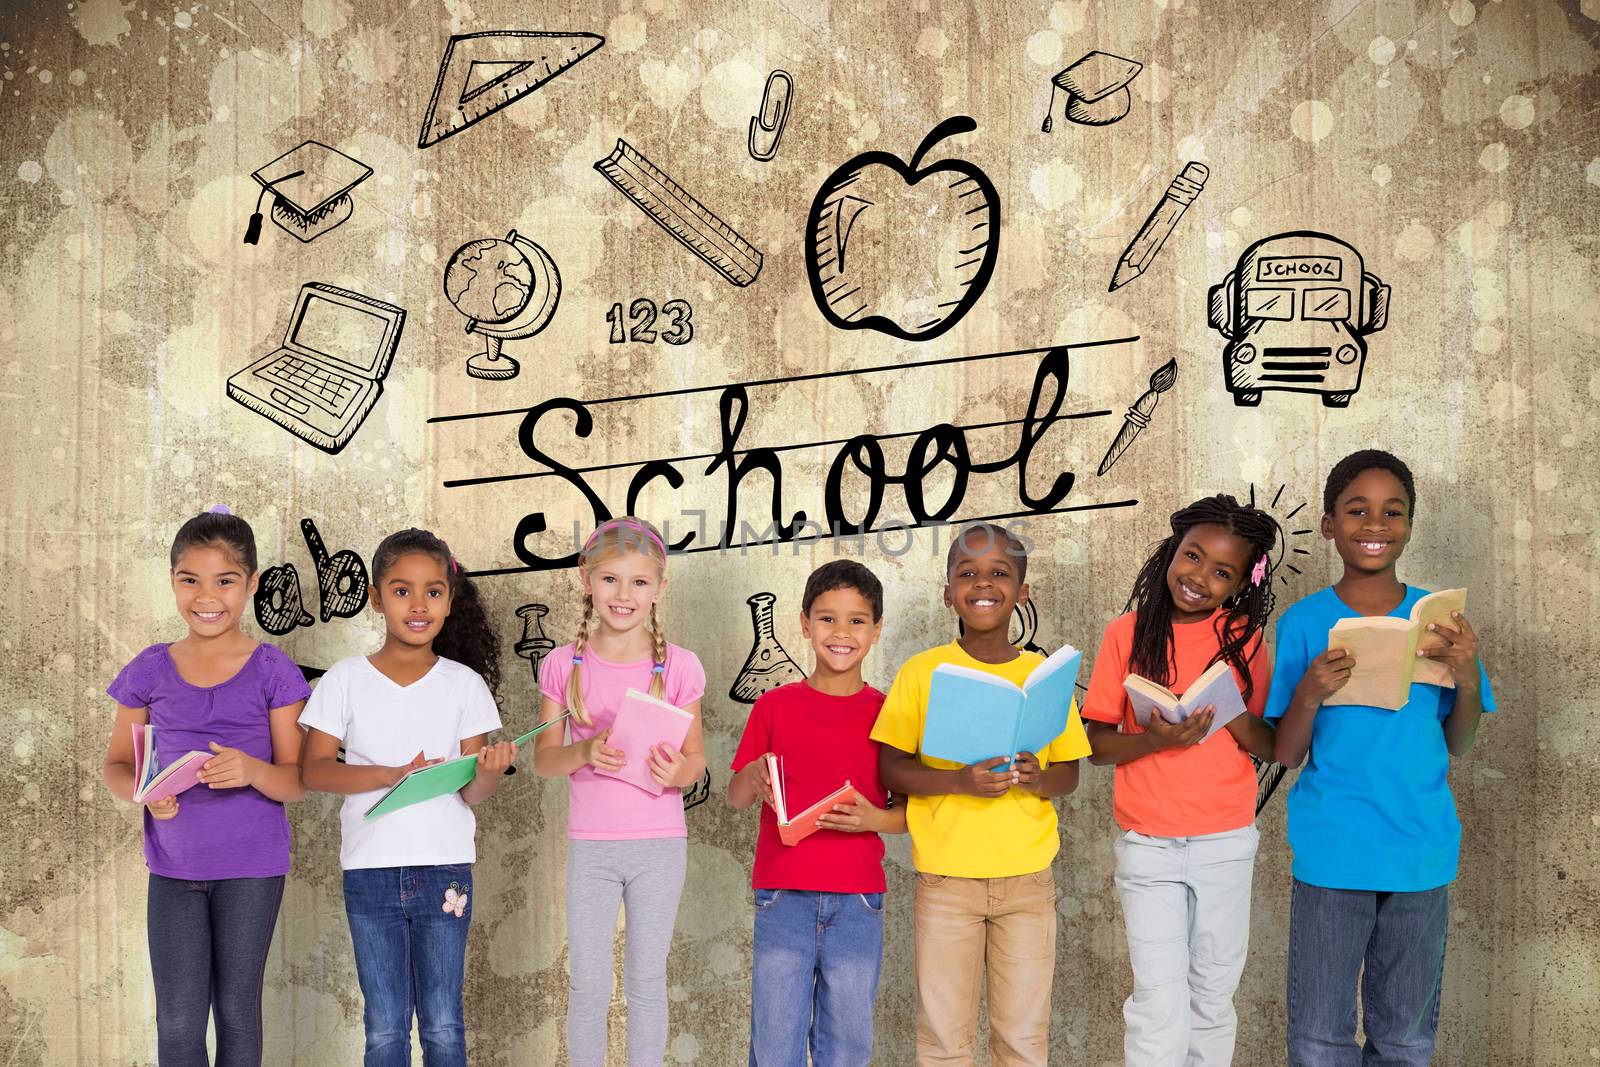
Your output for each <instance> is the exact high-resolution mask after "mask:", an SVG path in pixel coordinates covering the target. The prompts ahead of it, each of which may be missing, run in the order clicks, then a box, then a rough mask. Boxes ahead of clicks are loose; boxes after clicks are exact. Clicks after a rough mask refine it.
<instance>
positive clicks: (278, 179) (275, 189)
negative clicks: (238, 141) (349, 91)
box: [244, 141, 372, 245]
mask: <svg viewBox="0 0 1600 1067" xmlns="http://www.w3.org/2000/svg"><path fill="white" fill-rule="evenodd" d="M371 173H372V168H371V167H369V166H367V165H366V164H365V163H363V162H361V161H360V160H359V159H351V158H350V157H349V156H347V155H345V154H344V153H343V152H340V151H338V150H337V149H333V148H329V147H328V146H327V145H325V144H322V143H321V142H319V141H304V142H302V143H301V144H299V145H296V146H295V147H294V148H291V149H289V151H287V152H285V153H284V154H283V155H281V156H279V157H278V158H277V159H274V160H273V161H272V162H271V163H268V164H267V165H266V166H264V167H262V168H261V169H260V170H258V171H256V172H255V173H254V174H252V175H250V177H252V178H254V179H255V180H256V181H257V182H259V183H260V184H261V194H260V195H259V196H257V197H256V210H255V214H253V215H251V216H250V225H249V226H248V227H247V228H246V229H245V234H244V243H245V244H247V245H253V244H257V243H259V242H260V240H261V201H262V200H263V199H265V198H266V195H267V193H269V192H270V193H272V194H273V200H272V221H273V222H275V223H277V224H278V227H279V228H280V229H283V230H285V231H287V232H289V233H292V234H294V236H296V237H297V238H299V239H300V240H302V241H314V240H316V239H317V238H318V237H321V236H322V235H323V234H325V233H327V232H328V231H329V230H331V229H334V228H335V227H337V226H338V225H339V224H341V223H342V222H344V220H346V219H348V218H349V217H350V215H351V213H352V212H354V211H355V203H354V202H353V201H352V200H351V199H350V190H351V189H354V188H355V187H356V186H357V185H360V184H361V183H362V182H363V181H365V180H366V179H367V176H368V175H370V174H371Z"/></svg>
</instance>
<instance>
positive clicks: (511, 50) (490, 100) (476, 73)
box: [417, 30, 606, 148]
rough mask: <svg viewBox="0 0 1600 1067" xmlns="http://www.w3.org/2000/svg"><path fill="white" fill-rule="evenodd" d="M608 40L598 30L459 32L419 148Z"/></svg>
mask: <svg viewBox="0 0 1600 1067" xmlns="http://www.w3.org/2000/svg"><path fill="white" fill-rule="evenodd" d="M605 43H606V39H605V38H604V37H601V36H600V35H599V34H597V33H543V32H539V31H535V30H500V31H493V32H488V33H458V34H456V35H455V36H453V37H451V38H450V43H449V44H447V45H445V47H444V56H443V58H441V59H440V60H439V80H438V81H436V82H434V85H433V97H432V99H430V100H429V101H428V110H427V113H426V114H424V115H423V117H422V134H421V136H419V137H418V138H417V147H418V148H427V147H428V146H429V145H431V144H437V143H438V142H440V141H442V140H444V139H445V138H446V137H450V136H453V135H455V134H458V133H460V132H461V131H462V130H464V129H466V128H467V127H468V126H471V125H472V124H473V123H475V122H477V121H478V120H479V119H481V118H483V117H484V116H486V115H489V114H491V113H492V112H495V111H499V110H500V109H501V108H503V107H505V106H506V105H507V104H509V103H511V102H512V101H514V100H518V99H520V98H522V97H524V96H526V95H527V94H529V93H531V92H533V91H534V90H535V89H537V88H539V86H541V85H543V84H544V83H545V82H547V81H549V80H550V79H551V78H554V77H555V76H556V75H558V74H560V73H561V72H562V71H564V70H566V69H567V68H568V67H570V66H572V65H573V64H574V63H576V62H578V60H580V59H582V58H583V57H584V56H586V55H588V54H589V53H591V52H593V51H595V50H596V49H598V48H599V47H600V46H601V45H603V44H605Z"/></svg>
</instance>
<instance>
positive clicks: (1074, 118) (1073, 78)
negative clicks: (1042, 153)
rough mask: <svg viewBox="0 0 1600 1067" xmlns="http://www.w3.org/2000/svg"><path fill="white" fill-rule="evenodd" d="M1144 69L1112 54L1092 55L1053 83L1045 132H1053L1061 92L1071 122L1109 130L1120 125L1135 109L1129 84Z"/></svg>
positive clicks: (1098, 53) (1142, 65) (1045, 117)
mask: <svg viewBox="0 0 1600 1067" xmlns="http://www.w3.org/2000/svg"><path fill="white" fill-rule="evenodd" d="M1143 69H1144V64H1142V63H1136V62H1134V61H1133V60H1131V59H1123V58H1122V57H1121V56H1114V55H1112V54H1111V53H1110V52H1090V53H1089V54H1088V55H1086V56H1084V57H1083V58H1082V59H1080V60H1078V61H1077V62H1076V63H1074V64H1072V66H1070V67H1068V68H1067V69H1066V70H1063V71H1062V72H1061V73H1059V74H1057V75H1056V76H1055V77H1054V78H1051V79H1050V109H1049V111H1046V112H1045V116H1044V126H1043V127H1041V129H1042V130H1043V131H1044V132H1045V133H1049V132H1050V129H1051V126H1052V125H1053V123H1052V121H1051V115H1052V114H1053V113H1054V112H1055V109H1056V94H1057V93H1059V92H1065V93H1066V94H1067V110H1066V112H1065V114H1066V117H1067V121H1068V122H1075V123H1077V124H1078V125H1080V126H1109V125H1110V124H1111V123H1113V122H1116V121H1117V120H1118V119H1120V118H1122V116H1124V115H1126V114H1127V113H1128V109H1129V108H1130V107H1132V106H1133V98H1132V97H1131V96H1130V95H1129V93H1128V83H1129V82H1131V81H1133V79H1134V78H1136V77H1138V76H1139V72H1140V71H1141V70H1143Z"/></svg>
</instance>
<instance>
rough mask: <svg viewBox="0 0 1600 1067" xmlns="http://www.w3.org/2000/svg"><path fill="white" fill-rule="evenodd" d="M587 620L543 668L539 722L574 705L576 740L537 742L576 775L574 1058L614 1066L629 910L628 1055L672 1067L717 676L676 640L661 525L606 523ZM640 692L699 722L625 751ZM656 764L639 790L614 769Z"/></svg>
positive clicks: (570, 891) (548, 770)
mask: <svg viewBox="0 0 1600 1067" xmlns="http://www.w3.org/2000/svg"><path fill="white" fill-rule="evenodd" d="M578 560H579V562H578V578H579V581H580V582H581V583H582V585H583V621H582V622H581V623H580V624H579V626H578V636H577V640H576V641H574V642H573V643H572V644H570V645H563V646H562V647H560V648H557V649H553V650H552V651H550V652H549V653H548V654H546V655H545V657H544V663H543V665H542V666H541V668H540V671H539V689H540V691H541V693H542V698H541V701H540V705H539V721H540V722H551V721H553V720H555V719H556V718H558V717H559V716H561V715H563V714H566V713H570V714H571V718H570V719H568V720H567V733H568V735H569V738H568V739H567V740H565V741H563V739H562V737H561V736H560V735H558V734H557V733H556V731H554V730H546V731H544V732H543V733H541V734H540V735H539V738H538V740H537V741H536V742H535V749H534V761H535V766H536V767H537V768H538V770H539V773H540V774H541V775H545V776H547V777H557V776H560V777H565V778H566V779H567V783H568V784H567V800H568V804H567V958H568V962H569V964H570V966H571V972H572V973H571V978H570V980H569V982H568V985H567V1062H568V1063H569V1064H571V1065H572V1067H604V1064H605V1061H606V1017H607V1015H608V1013H609V1010H610V1007H611V990H612V973H613V967H612V959H613V955H612V953H613V949H614V945H615V941H616V929H617V910H618V908H621V909H623V910H624V911H625V912H626V914H627V930H626V935H625V936H626V939H627V945H626V947H625V949H624V952H623V963H622V990H623V996H624V998H625V999H626V1001H627V1007H628V1063H630V1064H633V1065H635V1067H639V1065H644V1064H660V1063H661V1062H662V1059H663V1057H664V1056H665V1055H666V1050H667V951H668V949H669V948H670V946H671V944H672V929H673V925H674V923H675V922H676V920H677V917H678V898H679V896H680V895H681V894H682V892H683V879H684V872H685V868H686V863H687V857H688V851H687V830H686V828H685V825H684V819H683V788H684V787H685V786H690V785H693V784H694V783H695V782H697V781H699V780H700V775H701V774H702V773H703V772H704V771H705V769H706V757H705V749H704V746H703V745H702V743H701V737H700V697H701V696H702V695H703V694H704V693H705V690H706V675H705V671H704V670H702V669H701V667H700V661H699V660H698V659H696V658H695V654H694V653H693V652H690V651H689V650H688V649H686V648H680V647H678V646H677V645H674V644H669V643H668V642H667V639H666V637H665V636H664V635H663V633H662V630H661V621H660V618H659V617H658V615H657V613H656V606H657V605H658V604H659V603H660V601H661V596H662V594H663V593H664V592H665V591H666V587H667V579H666V574H665V571H666V565H667V547H666V544H665V542H664V541H663V540H662V538H661V535H660V534H659V533H657V532H656V529H655V527H654V526H651V525H650V524H649V523H647V522H644V521H642V520H639V519H634V518H626V517H625V518H620V519H612V520H610V521H609V522H604V523H601V524H600V527H599V529H597V530H595V532H594V533H592V534H590V535H589V540H588V541H587V542H586V543H585V544H584V546H583V551H582V553H580V555H579V557H578ZM629 689H637V690H639V691H640V692H646V693H649V694H650V695H652V696H654V697H657V698H658V699H660V700H664V701H666V702H667V703H669V704H671V705H673V706H674V707H677V708H681V709H682V710H684V711H687V712H688V713H689V714H690V715H691V716H693V721H692V723H691V725H690V727H689V733H688V736H687V737H685V738H684V740H683V745H682V747H681V749H680V748H674V747H673V746H672V745H670V744H666V743H661V744H655V745H648V746H639V747H643V748H644V751H639V750H638V748H637V747H636V748H635V749H634V750H632V751H625V750H624V749H623V748H622V747H617V746H619V745H624V744H625V742H624V741H622V740H621V739H620V738H613V737H612V727H613V725H614V723H615V722H616V718H617V711H618V709H619V708H620V707H621V706H622V701H623V697H624V696H625V695H626V693H627V691H628V690H629ZM625 768H626V769H627V770H628V771H632V772H640V771H643V772H647V774H648V777H646V775H645V774H642V773H641V774H638V775H637V777H638V778H639V780H640V782H641V783H644V782H649V783H653V788H650V787H642V786H641V785H635V784H634V783H633V782H629V781H626V780H624V779H623V778H620V777H614V776H612V775H611V774H609V773H605V774H603V773H600V772H601V771H606V772H612V771H624V769H625Z"/></svg>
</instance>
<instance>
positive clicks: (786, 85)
mask: <svg viewBox="0 0 1600 1067" xmlns="http://www.w3.org/2000/svg"><path fill="white" fill-rule="evenodd" d="M793 106H794V79H793V78H791V77H789V72H788V71H786V70H775V71H773V72H772V73H771V74H769V75H767V86H766V88H765V89H763V90H762V92H761V109H760V110H759V111H758V112H756V115H755V117H754V118H752V119H751V120H750V157H751V158H752V159H754V160H756V161H758V162H760V163H770V162H772V160H773V158H774V157H775V156H777V154H778V142H779V141H781V140H783V128H784V126H785V125H787V124H788V122H789V111H790V109H791V108H792V107H793Z"/></svg>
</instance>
